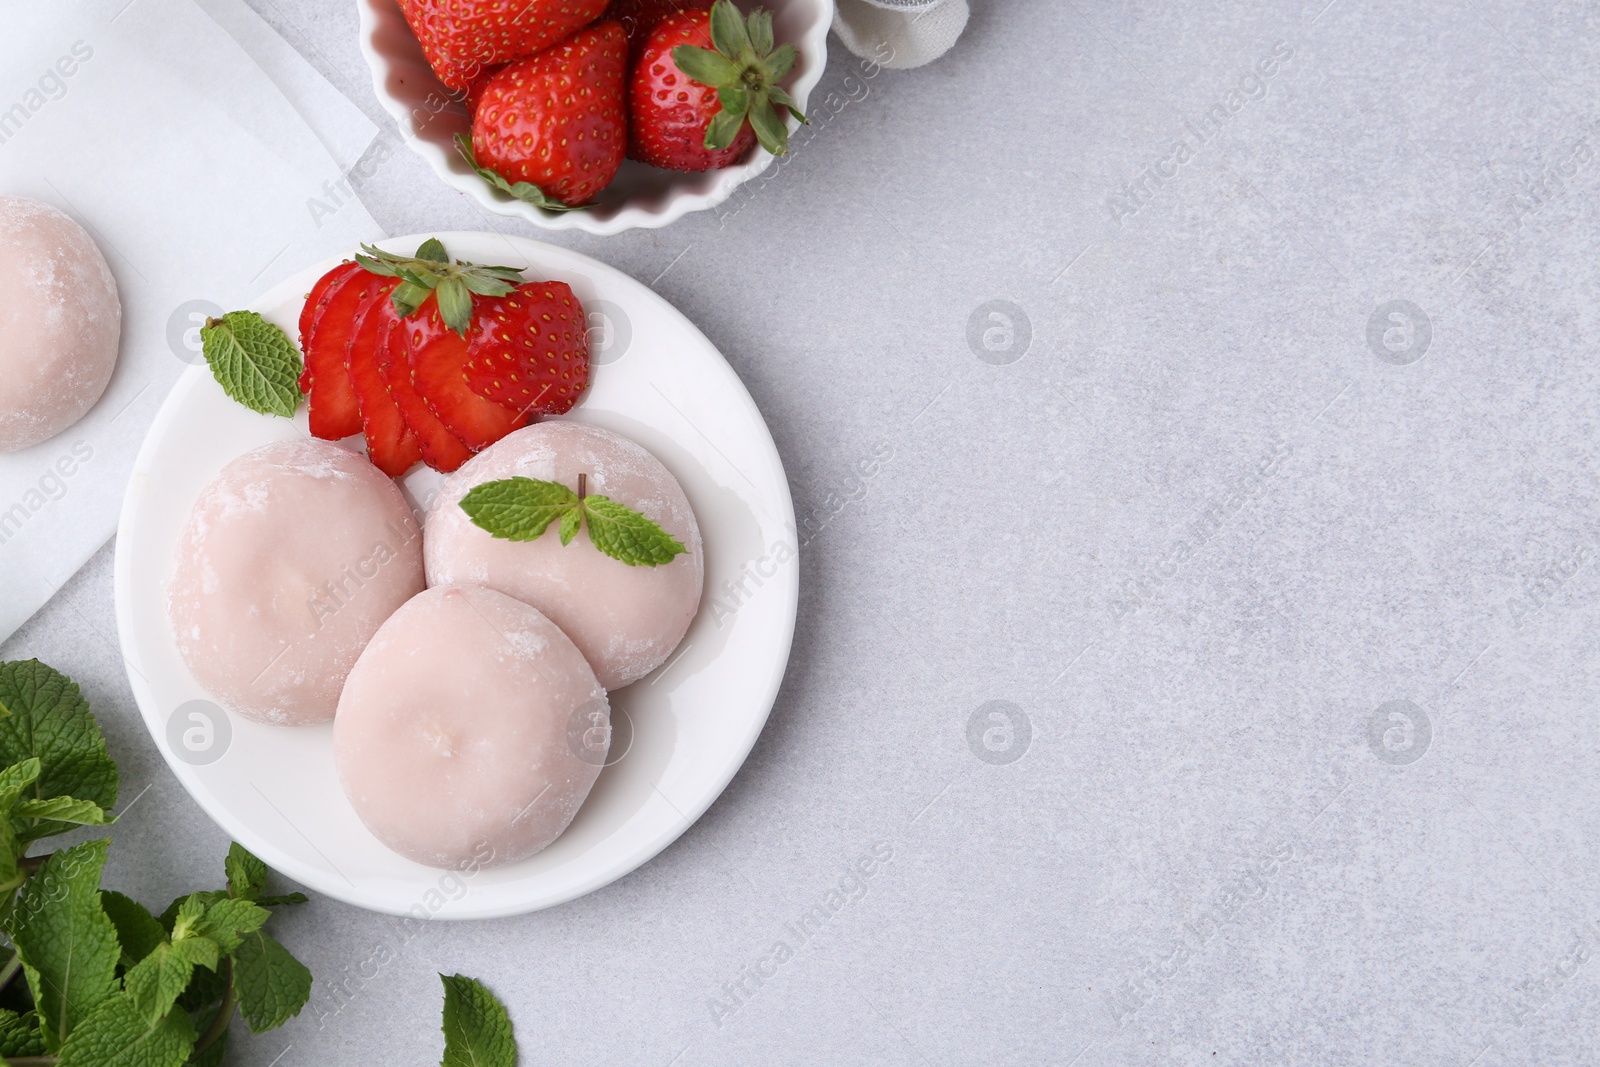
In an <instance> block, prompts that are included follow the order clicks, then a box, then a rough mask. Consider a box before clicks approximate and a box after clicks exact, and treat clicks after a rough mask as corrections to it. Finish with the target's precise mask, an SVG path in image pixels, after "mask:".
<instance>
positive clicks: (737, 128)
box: [358, 0, 833, 234]
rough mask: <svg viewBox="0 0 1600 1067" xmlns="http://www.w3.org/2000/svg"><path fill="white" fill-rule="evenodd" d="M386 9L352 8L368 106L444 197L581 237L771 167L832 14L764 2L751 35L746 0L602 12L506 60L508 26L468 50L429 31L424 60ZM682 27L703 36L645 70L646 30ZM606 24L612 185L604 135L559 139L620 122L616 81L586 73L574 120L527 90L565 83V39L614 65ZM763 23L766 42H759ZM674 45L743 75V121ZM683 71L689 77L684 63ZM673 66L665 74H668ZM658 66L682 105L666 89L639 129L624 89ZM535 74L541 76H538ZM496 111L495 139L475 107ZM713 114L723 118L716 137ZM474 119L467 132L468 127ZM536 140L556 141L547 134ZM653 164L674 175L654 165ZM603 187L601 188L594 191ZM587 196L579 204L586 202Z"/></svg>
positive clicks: (664, 1) (627, 224)
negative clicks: (558, 57)
mask: <svg viewBox="0 0 1600 1067" xmlns="http://www.w3.org/2000/svg"><path fill="white" fill-rule="evenodd" d="M395 2H396V0H358V6H359V7H360V8H361V10H362V12H363V27H364V30H365V31H366V38H365V45H366V48H365V51H366V52H367V57H368V60H369V63H370V64H371V65H372V67H373V70H374V74H375V76H376V78H377V89H378V96H379V98H380V101H381V102H383V103H384V105H385V106H386V107H387V108H388V109H389V110H390V111H391V113H392V114H393V115H394V116H395V118H396V119H397V121H398V122H399V125H400V129H401V131H402V133H403V134H404V135H405V136H406V137H407V140H408V143H409V144H410V147H412V148H413V150H415V151H417V152H418V153H419V154H421V155H422V156H423V157H424V158H426V159H427V160H428V161H429V162H430V164H432V165H433V166H434V169H435V170H436V171H437V172H438V173H439V174H440V175H441V176H442V177H443V178H444V179H445V180H446V181H447V182H448V183H449V184H450V185H451V186H453V187H454V188H456V189H458V190H460V191H461V192H464V193H466V194H467V195H469V196H472V197H473V198H474V199H476V200H477V201H478V202H479V203H480V204H481V205H483V206H484V207H485V208H486V209H489V210H493V211H496V212H499V213H501V214H507V215H514V216H517V217H521V218H525V219H527V220H529V221H531V222H533V223H535V224H536V225H540V226H545V227H547V228H551V229H581V230H585V231H588V232H591V233H597V234H610V233H617V232H620V231H622V230H625V229H629V228H632V227H639V226H644V227H654V226H661V225H666V224H667V223H669V222H671V221H673V220H675V219H677V218H679V217H681V216H682V215H683V214H685V213H687V212H689V211H693V210H700V209H704V208H709V207H713V206H716V205H717V204H720V203H721V202H722V201H724V200H726V199H727V198H728V197H729V196H730V195H732V193H733V192H734V190H735V189H736V188H737V187H738V186H739V185H740V184H741V183H743V182H744V181H747V180H748V179H749V178H751V177H753V176H755V175H756V174H759V173H761V172H762V171H763V170H765V169H766V168H767V167H768V166H770V165H771V163H772V161H773V159H774V158H775V156H776V155H777V154H778V151H777V150H782V149H786V148H787V145H786V143H785V142H786V139H787V136H788V135H789V133H790V132H791V131H792V130H793V129H794V128H796V127H797V126H798V124H799V123H800V121H801V119H800V118H799V117H798V115H799V114H801V113H803V111H804V107H805V102H806V99H807V97H808V95H809V93H810V92H811V91H812V90H813V89H814V87H815V85H816V83H817V81H818V79H819V78H820V76H821V73H822V69H823V66H824V64H825V61H826V34H827V32H828V26H829V23H830V21H831V18H832V6H833V4H832V0H766V2H767V4H768V6H769V7H770V11H767V12H764V13H762V17H761V19H760V20H759V21H758V22H757V23H756V24H755V27H754V32H752V23H751V21H750V18H749V16H750V15H754V14H757V13H758V12H760V9H759V8H758V7H757V6H756V3H757V0H741V5H747V6H745V8H744V11H743V12H741V10H740V8H739V7H736V6H735V5H734V4H733V3H730V2H729V0H721V3H720V4H719V5H713V4H712V3H711V2H710V0H610V3H609V4H605V5H601V10H600V11H599V12H598V13H597V14H596V15H594V16H593V17H592V18H591V20H590V21H588V22H586V23H585V24H584V25H582V26H579V27H577V28H575V29H573V30H571V31H570V32H568V33H567V34H566V35H565V36H564V37H562V38H561V39H560V40H558V41H555V42H552V43H551V44H548V45H546V46H545V47H544V48H542V49H540V50H539V51H538V52H535V53H532V54H531V55H523V56H514V57H510V58H505V52H504V51H503V50H502V49H501V47H500V46H501V45H502V44H503V42H504V41H505V40H506V39H508V37H509V36H512V34H511V32H510V30H505V31H503V32H500V33H498V34H491V35H490V37H491V39H490V40H489V41H488V42H487V43H483V42H474V41H472V40H467V39H463V40H461V41H459V42H456V43H452V44H446V43H444V42H443V41H442V40H441V39H440V38H439V37H438V36H437V34H436V36H435V38H434V39H433V40H432V41H431V42H430V43H429V45H428V48H427V49H426V51H425V50H424V49H423V47H422V44H421V42H419V40H418V35H417V34H413V33H412V31H411V28H410V24H408V23H406V22H405V21H404V20H403V19H400V18H391V17H388V15H389V12H390V11H391V10H392V5H393V4H394V3H395ZM424 2H426V3H427V4H429V5H430V6H431V7H432V8H434V9H436V10H443V9H445V8H447V7H448V8H450V9H451V10H454V9H455V8H456V7H458V6H459V5H470V3H471V2H472V0H405V3H406V4H407V6H408V10H409V8H410V6H411V5H413V4H422V3H424ZM577 3H578V0H568V2H567V4H566V5H565V6H567V7H574V6H577ZM534 6H537V5H534ZM719 6H720V7H722V8H725V11H724V13H723V14H722V15H721V16H720V17H719V19H718V20H717V22H718V24H719V25H723V26H726V27H728V28H730V29H731V28H732V27H733V25H734V23H737V24H738V32H737V33H733V34H724V35H723V40H721V41H719V40H717V39H716V38H717V32H716V31H715V29H714V26H713V19H712V17H711V12H712V11H714V10H716V8H717V7H719ZM530 11H531V7H530ZM685 15H689V16H696V17H697V18H698V20H699V23H700V24H699V30H698V33H693V32H691V33H689V34H687V35H683V34H684V31H683V30H680V31H679V32H680V37H679V38H678V39H677V40H674V41H673V42H672V43H670V44H667V45H665V46H664V47H661V48H658V50H657V51H655V52H653V53H652V56H651V58H652V59H653V60H654V61H653V62H651V63H650V64H649V65H646V66H641V64H642V63H643V62H644V59H645V56H644V53H645V50H646V49H647V48H649V47H650V40H651V38H652V37H653V36H655V34H656V32H657V31H661V30H663V29H665V28H667V26H668V24H669V23H671V24H677V23H679V22H680V20H682V19H683V17H684V16H685ZM730 16H731V17H730ZM414 21H415V22H417V23H418V24H422V25H426V26H428V28H429V30H430V31H439V30H441V29H444V28H449V27H454V28H457V29H460V28H462V27H466V26H468V25H469V23H467V22H463V21H455V22H452V21H449V20H445V19H443V18H442V17H440V16H439V15H437V14H436V15H435V17H434V20H433V21H432V22H424V20H423V19H421V18H416V19H414ZM608 23H610V24H613V25H614V26H616V27H617V28H620V30H621V33H622V36H623V39H624V42H625V43H624V44H623V49H622V53H621V54H622V63H621V68H622V71H621V74H622V76H621V79H620V91H621V99H622V104H621V109H620V110H621V112H622V114H623V127H622V128H623V135H622V140H621V143H622V144H624V146H625V148H624V151H625V152H626V153H627V154H628V158H625V159H622V160H620V165H618V166H617V167H616V169H615V170H614V171H612V172H611V174H610V176H609V178H607V171H608V170H609V168H610V159H609V155H608V151H609V150H612V149H614V147H615V146H614V144H613V143H612V142H611V141H610V139H609V138H608V137H607V138H603V139H602V140H601V141H600V142H599V145H598V148H599V151H597V150H596V149H597V145H596V143H595V141H594V140H593V137H594V134H592V133H590V132H589V131H588V130H586V129H585V130H581V131H580V132H582V133H583V136H584V139H583V140H582V141H581V142H580V141H578V140H577V138H576V137H575V136H568V137H567V138H566V143H565V145H563V144H562V142H561V139H560V137H559V135H558V134H559V132H560V131H563V130H565V131H571V130H573V129H574V128H575V127H574V124H582V123H592V122H596V121H599V122H600V124H601V125H603V126H605V127H606V128H610V122H611V120H612V119H613V118H614V116H615V111H614V110H613V109H612V108H611V106H610V104H609V101H610V100H611V99H612V97H611V95H610V94H611V93H612V92H613V87H614V86H616V82H614V81H613V80H612V79H611V78H610V76H609V75H607V76H606V77H604V78H600V77H599V76H598V72H595V71H588V72H586V73H585V79H586V80H585V81H584V82H581V83H580V82H578V81H574V82H573V83H572V84H574V85H576V86H581V88H586V89H588V90H589V94H588V96H587V97H584V96H581V95H580V94H579V93H574V94H572V95H573V100H572V101H571V102H572V104H573V105H574V106H573V108H572V112H574V113H568V114H561V113H558V112H561V111H562V107H560V106H557V105H564V104H566V103H567V101H566V98H565V96H564V95H562V96H554V97H553V96H552V95H550V94H546V96H545V97H544V99H543V100H535V99H534V96H533V91H534V86H535V85H537V84H540V83H541V81H542V84H544V85H547V86H552V85H556V84H561V83H562V82H561V79H563V78H565V77H567V76H568V73H569V72H570V70H571V69H572V64H571V59H572V57H571V55H570V54H568V55H567V60H568V62H567V63H565V64H562V63H556V62H554V61H553V60H554V56H555V52H554V51H553V50H559V49H561V48H562V46H563V45H566V44H569V43H571V42H574V41H575V40H578V41H579V43H585V42H586V43H587V45H588V47H587V48H586V49H584V50H583V51H586V52H590V53H599V54H603V55H605V56H606V57H607V60H608V62H609V58H610V57H611V56H614V55H615V54H616V53H615V52H614V51H613V50H612V49H613V44H614V41H615V36H614V34H613V33H612V32H610V31H605V32H604V34H603V35H602V33H601V28H602V27H604V26H606V24H608ZM763 26H765V27H770V30H765V31H764V30H763ZM766 32H770V35H771V44H769V45H765V47H763V45H764V43H765V42H764V35H765V33H766ZM740 35H742V36H743V38H744V39H745V40H747V41H748V44H749V54H748V55H746V54H744V53H743V49H742V48H741V44H742V42H741V41H740V40H739V37H740ZM602 37H603V38H605V39H606V40H605V41H604V47H603V48H596V45H597V44H599V43H600V40H599V39H600V38H602ZM680 47H687V48H694V49H698V50H700V51H703V52H706V53H708V54H710V55H712V56H716V57H720V58H721V59H722V60H726V61H727V62H728V63H730V64H732V65H733V66H734V67H735V68H737V69H736V72H735V74H734V76H735V77H738V78H741V79H743V78H745V77H747V76H749V77H753V78H754V82H755V84H753V85H750V84H746V85H744V86H734V87H732V88H734V89H739V90H741V91H743V92H744V93H745V96H746V99H745V102H744V104H743V110H744V113H745V121H743V122H740V123H738V124H737V125H735V122H734V116H735V115H736V113H737V112H738V111H739V110H740V105H739V104H738V102H737V100H736V99H735V97H736V95H737V94H736V93H732V92H730V94H729V95H730V100H731V101H732V102H731V103H730V105H729V106H724V107H721V108H720V109H718V110H717V111H716V112H715V113H713V112H712V109H711V108H709V107H706V106H705V104H704V103H703V99H704V97H706V96H707V95H709V96H710V97H712V98H714V99H715V100H717V102H718V103H720V102H721V97H722V96H723V94H724V90H725V89H728V88H729V87H728V86H727V85H725V84H722V85H719V84H711V83H710V82H707V81H700V80H697V79H696V77H695V76H696V75H699V76H701V77H706V78H709V79H710V81H711V82H716V81H718V80H721V81H724V82H726V80H727V77H726V76H727V75H728V74H729V72H728V71H727V70H726V69H722V68H719V67H717V61H716V60H713V61H712V63H711V64H710V66H711V67H712V68H713V69H704V68H706V67H707V64H704V63H702V64H701V68H699V69H696V70H685V69H683V68H680V67H677V66H676V56H675V55H674V54H673V53H674V52H675V51H676V50H677V49H678V48H680ZM542 53H551V54H549V55H546V57H545V62H544V64H543V65H542V66H535V65H532V64H528V65H524V64H525V61H527V60H529V59H530V58H532V57H534V56H538V55H540V54H542ZM429 58H434V59H436V60H437V66H430V65H429V62H428V60H429ZM663 60H664V61H663ZM750 60H759V61H760V63H759V65H758V66H759V69H756V70H751V69H750V68H751V66H752V64H751V63H750ZM688 62H689V63H690V64H691V65H692V64H693V63H694V62H695V61H694V60H692V59H691V60H689V61H688ZM450 63H454V64H455V66H454V67H452V66H450V65H448V64H450ZM669 63H670V64H672V67H671V69H667V68H668V64H669ZM655 66H661V67H663V71H662V72H661V74H662V75H663V76H665V75H667V74H670V75H671V76H672V77H673V78H674V81H675V83H676V89H677V91H681V92H683V93H685V94H686V96H687V97H689V98H690V99H686V100H684V101H677V100H676V92H672V93H670V94H669V99H668V100H667V101H665V102H663V101H661V99H660V97H659V96H656V97H653V98H652V99H653V103H651V104H650V105H649V106H648V107H647V108H639V110H642V111H647V114H646V115H644V117H643V118H642V119H636V117H635V116H634V114H633V112H634V111H635V110H636V104H635V97H636V93H635V85H636V83H637V82H638V81H639V80H640V78H641V76H643V77H648V76H649V74H650V73H651V69H652V68H653V67H655ZM513 70H519V72H520V77H521V80H522V82H523V85H522V88H521V89H520V90H518V89H516V87H515V86H514V85H512V82H513V77H512V76H511V74H512V71H513ZM536 74H537V75H539V76H538V77H534V75H536ZM662 88H666V87H665V86H663V87H659V88H657V89H656V92H657V93H659V92H660V91H661V89H662ZM763 93H764V94H765V96H766V103H765V104H764V105H753V104H752V103H751V100H752V99H753V98H755V97H757V96H758V95H761V94H763ZM491 100H492V101H493V102H494V103H495V104H497V106H498V108H499V111H498V116H499V120H500V122H501V123H502V125H501V126H500V127H498V129H499V131H500V132H499V133H498V135H496V134H494V133H492V132H491V131H492V130H493V129H494V127H492V125H491V124H490V123H488V122H487V120H486V119H484V118H483V113H484V108H485V104H486V102H489V101H491ZM596 100H599V101H602V102H603V104H604V106H601V107H598V108H597V109H588V113H587V114H586V115H583V116H578V115H576V114H575V113H576V112H577V111H579V110H582V109H581V107H580V105H582V104H584V103H585V102H595V101H596ZM697 101H699V102H697ZM663 103H665V104H677V103H681V104H691V103H692V104H694V106H695V107H696V108H697V109H699V110H698V112H697V114H695V115H693V116H690V115H686V114H684V113H683V111H684V109H681V108H674V107H670V106H669V107H663V106H661V105H662V104H663ZM469 108H470V109H471V112H470V114H469V110H468V109H469ZM597 112H598V113H597ZM716 114H722V115H724V116H727V117H725V118H723V119H722V120H721V121H720V122H719V123H718V125H717V127H716V129H715V130H713V129H712V120H713V119H714V118H715V116H716ZM474 116H476V117H477V119H478V121H477V122H474V121H473V117H474ZM508 116H509V119H508ZM508 121H509V123H510V125H511V126H512V127H517V128H518V129H517V133H516V135H515V137H514V138H513V136H512V135H511V134H510V133H509V132H508V131H507V127H506V126H505V125H504V124H505V123H507V122H508ZM729 130H731V132H732V137H731V138H730V139H729V140H728V142H727V144H722V145H717V144H714V145H713V147H710V148H707V147H706V146H705V135H706V134H711V133H715V134H718V135H719V136H720V135H723V134H725V133H727V132H728V131H729ZM763 130H765V131H766V133H765V135H763ZM544 131H550V134H551V135H549V136H546V135H542V134H543V133H544ZM657 131H659V132H657ZM696 132H698V133H699V134H700V135H701V136H700V141H699V144H700V150H699V151H695V150H694V146H695V141H694V140H693V138H694V136H695V134H696ZM646 142H648V145H647V144H646ZM669 143H670V144H672V145H673V148H672V149H671V151H670V152H669V151H667V150H666V145H667V144H669ZM580 146H581V147H580ZM630 148H631V151H629V149H630ZM547 150H548V154H546V151H547ZM657 160H660V161H664V162H667V163H669V164H670V166H669V167H662V166H658V165H655V162H654V161H657ZM679 168H682V169H679ZM603 178H604V179H606V180H605V181H603V182H602V181H601V180H600V179H603ZM596 185H598V188H597V189H596V188H594V187H595V186H596ZM591 190H592V191H591ZM583 193H588V196H587V197H586V198H584V197H581V196H580V194H583Z"/></svg>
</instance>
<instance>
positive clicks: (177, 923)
mask: <svg viewBox="0 0 1600 1067" xmlns="http://www.w3.org/2000/svg"><path fill="white" fill-rule="evenodd" d="M224 899H226V898H224ZM209 903H210V902H209V901H206V900H203V899H201V896H200V894H199V893H190V894H189V895H188V896H186V897H184V898H183V900H182V901H181V902H180V903H179V904H178V914H177V917H176V918H174V919H173V920H172V939H173V940H174V941H181V940H183V939H184V938H186V937H189V936H191V935H192V934H194V933H195V928H196V927H197V926H199V924H200V917H201V916H203V915H204V914H205V913H206V907H207V905H208V904H209Z"/></svg>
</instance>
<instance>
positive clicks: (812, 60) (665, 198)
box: [356, 0, 834, 236]
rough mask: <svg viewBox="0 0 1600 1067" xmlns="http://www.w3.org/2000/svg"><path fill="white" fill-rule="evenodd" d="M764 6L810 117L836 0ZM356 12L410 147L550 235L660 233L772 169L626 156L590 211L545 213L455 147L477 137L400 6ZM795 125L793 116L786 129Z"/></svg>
mask: <svg viewBox="0 0 1600 1067" xmlns="http://www.w3.org/2000/svg"><path fill="white" fill-rule="evenodd" d="M762 5H763V6H765V7H767V8H769V9H771V11H772V12H773V29H774V36H775V37H776V38H777V40H779V41H784V42H788V43H790V44H793V45H794V46H795V47H796V48H798V49H799V50H800V59H799V62H797V63H796V64H795V67H794V70H792V71H790V72H789V75H788V76H787V77H786V78H784V79H783V84H784V87H785V88H787V89H788V90H789V95H791V96H793V97H794V99H795V102H796V103H798V104H799V105H800V109H801V110H802V111H806V110H807V108H808V107H809V104H808V101H809V100H810V98H811V90H813V89H815V88H816V87H817V82H818V81H820V80H821V79H822V72H823V70H824V69H825V68H826V67H827V65H828V29H829V27H831V26H832V25H833V5H834V0H762ZM740 6H741V7H742V8H744V9H745V10H747V11H748V10H751V9H753V8H754V7H755V6H756V5H755V4H754V3H745V2H743V0H741V3H740ZM356 7H357V8H358V10H359V11H360V13H361V54H362V55H363V56H365V57H366V60H367V66H368V67H369V68H370V69H371V71H372V89H373V92H374V93H376V94H377V97H378V102H379V103H380V104H382V105H383V107H384V110H386V111H387V112H389V114H390V115H391V116H393V117H394V121H395V123H396V124H397V125H398V126H399V127H400V135H401V136H402V137H404V138H405V141H406V144H407V146H409V147H410V149H411V150H412V151H413V152H415V153H416V154H417V155H419V156H421V157H422V158H423V159H425V160H427V162H428V165H429V166H430V167H432V168H433V171H434V173H435V174H437V175H438V176H439V178H440V179H441V180H442V181H444V183H445V184H446V185H449V186H450V187H451V188H453V189H455V190H456V191H458V192H462V193H466V194H467V195H468V196H470V197H472V198H473V199H474V200H476V201H477V202H478V203H480V204H482V205H483V206H484V207H485V208H486V209H488V210H489V211H493V212H495V213H496V214H500V215H511V216H513V217H515V218H519V219H527V220H528V221H529V222H531V223H533V224H534V225H535V226H543V227H545V228H546V229H550V230H584V231H586V232H588V233H594V234H600V235H602V236H607V235H610V234H614V233H621V232H622V231H624V230H630V229H633V228H635V227H642V228H654V227H657V226H665V225H667V224H668V223H672V222H676V221H677V220H678V219H680V218H682V217H683V216H684V215H687V214H688V213H689V212H691V211H704V210H705V209H706V208H710V207H716V206H717V205H718V204H721V203H722V202H723V201H724V200H727V199H728V197H730V196H732V195H733V191H734V190H735V189H737V188H738V187H739V186H740V185H742V184H744V183H745V182H747V181H749V180H750V179H751V178H754V177H755V176H756V175H757V174H760V173H761V172H762V171H764V170H766V169H767V167H769V166H771V164H772V160H773V156H772V154H771V153H770V152H767V151H766V150H765V149H763V148H760V147H757V148H756V149H755V151H753V152H751V153H750V158H749V159H747V160H745V161H744V162H743V163H741V164H740V165H739V166H737V167H728V168H727V169H725V170H714V171H708V172H706V173H704V174H677V173H674V172H672V171H667V170H660V169H658V168H656V167H650V166H646V165H645V164H643V163H637V162H635V161H633V160H631V159H630V160H628V161H627V162H625V163H623V165H622V170H621V171H620V172H619V173H618V174H617V177H616V180H615V181H613V182H612V183H611V186H610V187H609V188H607V189H606V190H605V191H604V192H602V193H601V194H600V195H599V196H598V197H597V198H596V202H595V206H594V207H593V208H590V209H588V210H586V211H561V212H556V211H542V210H540V209H539V208H536V207H534V206H533V205H532V204H528V203H525V202H523V201H521V200H517V199H515V198H514V197H510V196H507V195H505V194H504V193H499V192H496V191H495V190H493V189H491V188H490V187H489V186H488V185H486V184H485V183H484V181H483V179H481V178H479V177H478V176H477V175H476V174H475V173H473V172H472V170H471V169H470V168H468V166H467V164H466V161H465V160H463V159H462V158H461V155H460V153H458V152H457V151H456V146H455V136H456V134H458V133H470V132H471V125H472V124H471V123H470V122H469V121H468V117H467V111H466V108H464V107H463V106H461V105H460V104H457V103H454V102H453V101H452V99H451V96H450V93H449V90H447V89H446V88H445V87H444V86H443V85H441V84H440V83H439V79H438V78H436V77H434V74H433V69H432V68H431V67H429V66H428V61H427V59H425V58H424V57H423V55H422V46H421V45H419V44H418V43H417V39H416V37H415V36H413V35H412V33H411V27H409V26H408V25H406V20H405V16H404V15H402V14H401V13H400V5H399V4H397V3H396V2H395V0H357V4H356ZM808 113H809V112H808ZM798 125H799V122H798V121H797V120H796V119H794V118H793V117H792V116H791V117H790V119H789V128H790V130H791V131H793V130H794V129H795V128H796V127H798Z"/></svg>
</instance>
